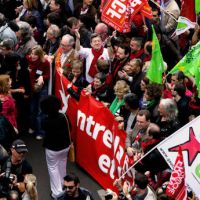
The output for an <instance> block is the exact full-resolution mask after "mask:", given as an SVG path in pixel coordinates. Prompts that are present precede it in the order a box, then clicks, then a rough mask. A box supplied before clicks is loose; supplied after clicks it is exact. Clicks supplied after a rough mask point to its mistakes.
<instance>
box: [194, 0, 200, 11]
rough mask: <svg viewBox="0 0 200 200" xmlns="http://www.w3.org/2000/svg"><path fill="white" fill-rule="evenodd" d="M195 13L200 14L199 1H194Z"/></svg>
mask: <svg viewBox="0 0 200 200" xmlns="http://www.w3.org/2000/svg"><path fill="white" fill-rule="evenodd" d="M195 12H196V14H198V13H200V0H195Z"/></svg>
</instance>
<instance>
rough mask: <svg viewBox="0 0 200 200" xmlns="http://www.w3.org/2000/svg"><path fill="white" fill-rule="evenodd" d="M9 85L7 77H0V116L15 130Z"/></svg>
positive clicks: (14, 107) (15, 123)
mask: <svg viewBox="0 0 200 200" xmlns="http://www.w3.org/2000/svg"><path fill="white" fill-rule="evenodd" d="M11 83H12V80H11V78H10V76H9V75H7V74H2V75H0V101H1V103H2V111H1V114H2V115H3V116H4V117H5V118H6V119H7V120H8V121H9V122H10V123H11V124H12V125H13V127H14V128H17V121H16V113H17V112H16V106H15V100H14V99H13V98H12V97H11V95H10V88H11Z"/></svg>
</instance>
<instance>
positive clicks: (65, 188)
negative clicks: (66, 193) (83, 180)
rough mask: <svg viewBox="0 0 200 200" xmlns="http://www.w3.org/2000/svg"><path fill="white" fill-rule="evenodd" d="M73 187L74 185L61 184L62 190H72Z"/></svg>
mask: <svg viewBox="0 0 200 200" xmlns="http://www.w3.org/2000/svg"><path fill="white" fill-rule="evenodd" d="M74 187H75V185H71V186H66V185H64V186H63V189H64V190H67V189H69V190H72V189H73V188H74Z"/></svg>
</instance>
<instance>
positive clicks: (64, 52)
mask: <svg viewBox="0 0 200 200" xmlns="http://www.w3.org/2000/svg"><path fill="white" fill-rule="evenodd" d="M73 46H74V38H73V37H72V36H71V35H69V34H66V35H64V36H63V37H62V39H61V41H60V47H59V48H58V50H57V52H56V53H55V61H54V62H55V69H56V70H58V71H59V72H60V73H61V74H63V75H65V76H66V77H68V76H69V75H70V74H71V71H72V68H71V63H72V61H73V60H74V59H76V58H78V56H77V54H76V52H75V49H74V48H73Z"/></svg>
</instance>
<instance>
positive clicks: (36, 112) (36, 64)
mask: <svg viewBox="0 0 200 200" xmlns="http://www.w3.org/2000/svg"><path fill="white" fill-rule="evenodd" d="M27 59H28V63H29V74H30V81H31V94H32V95H31V99H30V112H31V113H30V130H29V132H33V131H35V134H36V139H38V140H40V139H42V137H43V135H44V133H43V130H42V129H41V120H42V118H43V116H42V113H41V111H40V108H39V103H40V100H41V98H42V97H45V96H47V95H48V81H49V76H50V63H49V62H48V60H46V59H45V58H44V51H43V50H42V47H41V46H39V45H36V46H34V47H33V48H32V49H31V54H30V56H28V57H27Z"/></svg>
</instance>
